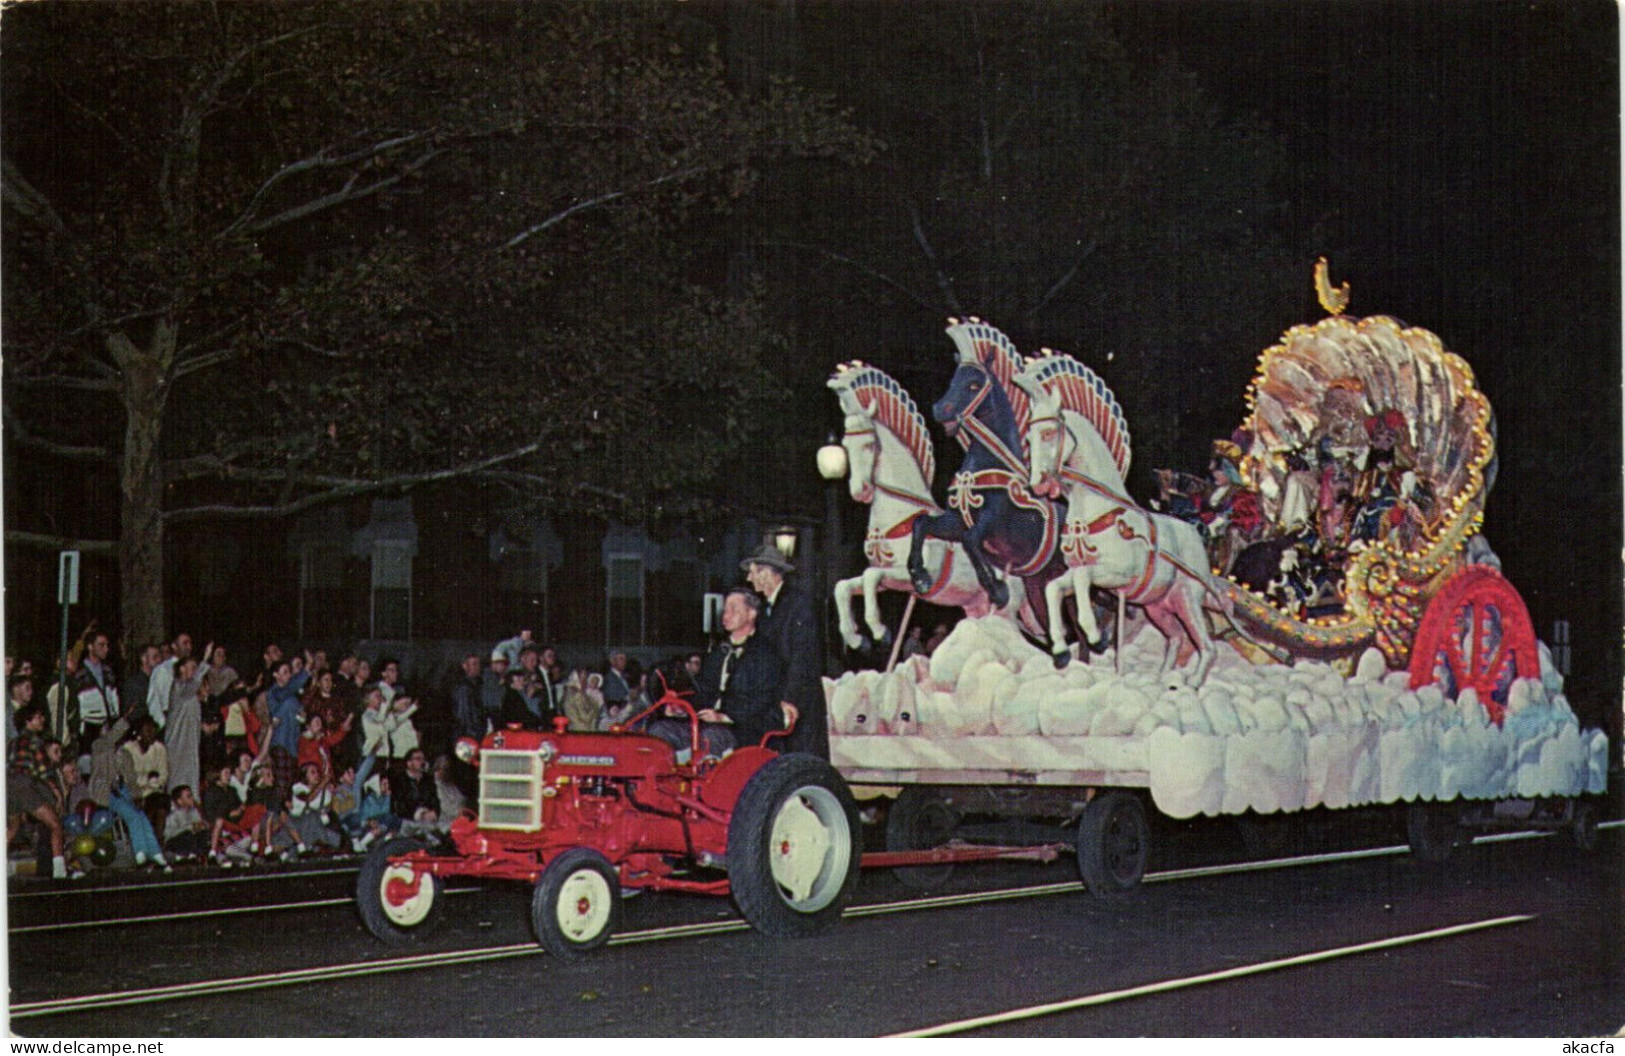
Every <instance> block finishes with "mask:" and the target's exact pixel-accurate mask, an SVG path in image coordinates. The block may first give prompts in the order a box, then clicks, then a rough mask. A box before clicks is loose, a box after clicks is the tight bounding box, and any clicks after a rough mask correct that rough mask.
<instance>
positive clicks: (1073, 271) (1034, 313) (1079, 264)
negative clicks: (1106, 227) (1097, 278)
mask: <svg viewBox="0 0 1625 1056" xmlns="http://www.w3.org/2000/svg"><path fill="white" fill-rule="evenodd" d="M1099 248H1100V241H1099V240H1098V239H1090V240H1089V244H1088V245H1087V246H1084V247H1083V250H1082V251H1081V252H1080V253H1079V254H1078V256H1077V259H1076V260H1074V261H1073V262H1072V266H1071V267H1070V268H1067V269H1066V271H1065V272H1063V273H1062V275H1061V277H1060V278H1058V279H1056V280H1055V282H1054V284H1052V285H1051V286H1050V288H1049V289H1048V290H1045V291H1044V296H1042V297H1040V298H1039V299H1038V303H1037V304H1035V305H1033V306H1032V308H1030V309H1028V311H1027V312H1026V319H1027V321H1028V322H1031V321H1032V320H1034V319H1036V318H1037V317H1038V313H1039V312H1041V311H1043V310H1044V306H1045V305H1047V304H1049V302H1050V301H1052V300H1054V299H1055V295H1056V294H1058V293H1060V292H1061V291H1062V290H1063V289H1065V288H1066V287H1067V286H1068V285H1069V284H1070V283H1071V282H1072V280H1073V279H1074V278H1076V277H1077V275H1078V272H1079V271H1080V270H1081V269H1082V268H1083V262H1084V261H1086V260H1088V259H1089V258H1090V257H1092V256H1094V255H1095V250H1097V249H1099Z"/></svg>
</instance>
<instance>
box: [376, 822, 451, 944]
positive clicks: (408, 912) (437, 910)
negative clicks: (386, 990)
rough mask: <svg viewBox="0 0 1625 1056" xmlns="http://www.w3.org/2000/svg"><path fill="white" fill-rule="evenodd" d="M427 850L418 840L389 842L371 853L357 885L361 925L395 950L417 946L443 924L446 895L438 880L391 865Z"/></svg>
mask: <svg viewBox="0 0 1625 1056" xmlns="http://www.w3.org/2000/svg"><path fill="white" fill-rule="evenodd" d="M421 850H423V844H421V843H419V842H418V841H417V840H409V839H394V840H388V841H386V842H384V843H382V844H379V845H378V846H377V847H374V848H373V849H372V850H371V851H369V852H368V854H367V858H366V860H365V861H364V862H362V863H361V872H360V874H359V875H358V876H357V877H356V882H355V904H356V907H357V908H358V909H359V910H360V911H361V923H363V924H365V925H366V926H367V930H368V931H370V932H372V933H373V935H375V936H377V937H378V938H380V939H382V940H383V941H384V942H387V943H389V944H391V945H393V946H400V945H403V944H405V943H409V942H416V941H417V940H419V939H421V938H422V937H423V936H425V935H427V934H428V933H429V932H430V931H432V930H434V926H435V925H436V924H437V923H439V921H440V917H441V910H442V908H443V907H444V903H445V897H444V896H445V891H444V888H443V886H442V884H441V881H440V878H439V877H438V876H433V875H431V874H429V873H420V872H418V871H417V870H415V869H413V868H412V867H411V866H409V865H402V864H399V863H391V862H390V859H391V858H399V857H400V856H402V855H404V854H410V853H411V852H413V851H421Z"/></svg>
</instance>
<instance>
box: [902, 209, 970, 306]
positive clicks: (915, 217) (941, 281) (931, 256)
mask: <svg viewBox="0 0 1625 1056" xmlns="http://www.w3.org/2000/svg"><path fill="white" fill-rule="evenodd" d="M903 208H905V209H907V210H908V219H909V227H910V228H911V229H912V230H913V232H914V241H915V242H916V243H917V244H918V245H919V247H920V252H922V253H924V254H925V260H926V263H927V264H929V265H930V267H931V272H932V274H934V275H935V276H936V277H937V288H938V289H940V290H941V291H942V297H943V300H944V301H946V302H947V305H948V314H949V315H964V314H965V312H964V310H963V309H961V308H960V307H959V295H958V294H956V293H955V292H954V284H953V282H952V281H951V280H949V278H948V275H947V273H945V272H944V271H943V270H942V265H941V264H939V263H938V262H937V251H936V249H935V248H933V247H932V245H931V236H929V235H927V234H926V233H925V221H924V220H923V219H922V218H921V216H920V210H919V208H918V207H916V206H915V204H914V202H913V200H912V199H910V198H908V197H907V196H904V197H903Z"/></svg>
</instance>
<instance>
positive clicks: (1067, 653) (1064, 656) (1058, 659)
mask: <svg viewBox="0 0 1625 1056" xmlns="http://www.w3.org/2000/svg"><path fill="white" fill-rule="evenodd" d="M1071 662H1072V651H1071V650H1070V649H1063V650H1061V651H1060V652H1058V653H1056V654H1055V670H1057V671H1064V670H1066V665H1068V664H1070V663H1071Z"/></svg>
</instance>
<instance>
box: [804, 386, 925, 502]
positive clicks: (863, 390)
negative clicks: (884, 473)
mask: <svg viewBox="0 0 1625 1056" xmlns="http://www.w3.org/2000/svg"><path fill="white" fill-rule="evenodd" d="M828 384H829V387H830V388H831V389H833V390H835V395H836V397H837V398H839V399H840V401H841V410H842V411H843V412H844V413H846V414H863V415H866V416H868V417H869V418H871V419H872V420H873V421H874V422H875V424H876V425H883V426H885V427H886V428H887V429H888V430H890V431H891V433H892V435H894V436H896V437H897V439H899V440H901V441H902V442H903V446H904V447H906V448H908V450H909V453H910V454H912V455H913V456H914V461H915V462H916V463H918V464H919V467H920V474H921V476H922V477H923V478H924V479H925V482H926V485H927V486H929V485H930V483H931V480H932V478H933V476H934V475H935V474H936V471H937V456H936V451H935V450H933V449H932V446H931V433H930V431H929V430H928V429H927V427H926V424H925V415H923V414H921V413H920V409H919V407H917V406H915V404H914V398H913V397H912V396H910V395H909V394H908V392H907V391H906V390H905V389H904V388H903V386H902V385H900V384H899V383H898V381H897V379H896V378H894V377H892V376H891V375H890V374H887V373H886V372H885V371H883V370H881V369H880V368H879V367H871V366H869V365H868V364H865V363H862V362H860V361H858V360H853V361H852V362H851V363H844V364H842V365H841V366H839V367H837V368H835V373H834V374H832V375H831V376H830V379H829V382H828Z"/></svg>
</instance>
